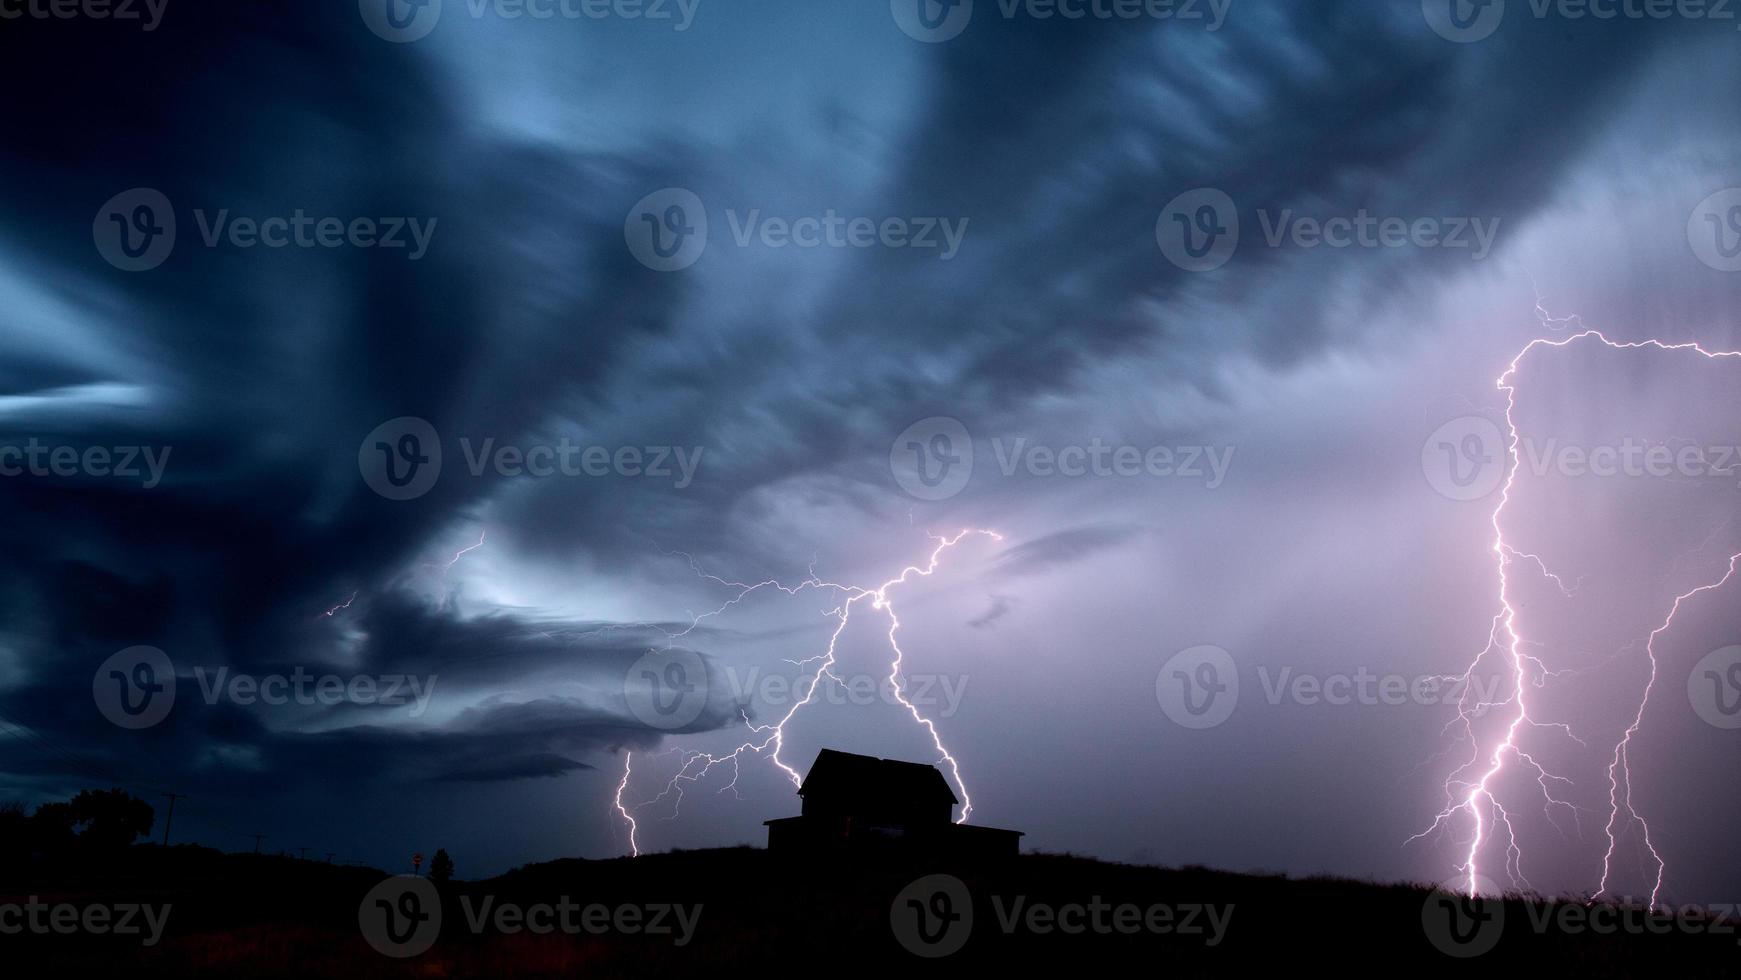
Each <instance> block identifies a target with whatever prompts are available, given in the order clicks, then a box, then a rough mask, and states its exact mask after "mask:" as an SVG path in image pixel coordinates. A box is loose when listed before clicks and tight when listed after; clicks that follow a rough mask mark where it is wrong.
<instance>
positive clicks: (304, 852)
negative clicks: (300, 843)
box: [296, 847, 308, 861]
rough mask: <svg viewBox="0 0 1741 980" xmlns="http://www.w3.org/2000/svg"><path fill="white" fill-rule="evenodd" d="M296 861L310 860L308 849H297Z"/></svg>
mask: <svg viewBox="0 0 1741 980" xmlns="http://www.w3.org/2000/svg"><path fill="white" fill-rule="evenodd" d="M296 859H297V860H298V861H306V860H308V848H306V847H299V848H297V849H296Z"/></svg>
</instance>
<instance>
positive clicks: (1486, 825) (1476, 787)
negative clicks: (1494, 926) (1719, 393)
mask: <svg viewBox="0 0 1741 980" xmlns="http://www.w3.org/2000/svg"><path fill="white" fill-rule="evenodd" d="M1536 309H1537V315H1538V316H1540V317H1542V318H1543V322H1544V325H1546V326H1550V327H1553V328H1556V329H1558V328H1563V327H1564V326H1565V325H1567V324H1570V323H1578V324H1579V325H1580V326H1581V325H1582V323H1581V321H1579V320H1578V318H1576V317H1571V318H1565V319H1558V320H1553V319H1549V318H1547V317H1546V312H1545V310H1544V309H1543V308H1542V307H1541V305H1540V303H1539V301H1538V304H1537V308H1536ZM1581 342H1595V343H1601V344H1604V345H1606V346H1607V347H1609V348H1611V349H1614V350H1650V351H1655V352H1661V353H1687V354H1696V355H1700V356H1703V357H1706V358H1711V359H1719V358H1736V357H1741V351H1722V350H1719V351H1713V350H1707V349H1705V348H1704V347H1702V346H1700V345H1699V344H1697V343H1668V342H1665V341H1661V340H1642V341H1616V340H1612V339H1610V338H1608V337H1607V336H1606V335H1604V334H1603V333H1601V332H1600V331H1598V330H1593V329H1584V330H1581V331H1580V332H1578V333H1575V334H1571V335H1569V336H1565V337H1561V338H1558V339H1549V338H1538V339H1536V340H1532V341H1530V343H1528V344H1527V345H1525V346H1524V348H1523V350H1522V351H1520V352H1519V353H1518V354H1517V356H1516V357H1514V358H1512V359H1511V363H1510V364H1508V365H1507V366H1506V369H1505V372H1504V373H1503V374H1501V375H1500V376H1499V380H1498V387H1499V390H1500V391H1502V392H1504V393H1505V433H1504V438H1505V440H1506V448H1505V474H1504V480H1503V483H1502V485H1501V490H1500V494H1499V502H1498V504H1497V505H1496V506H1495V508H1494V510H1493V514H1492V517H1491V522H1490V523H1491V525H1492V528H1493V545H1492V547H1493V552H1494V556H1495V559H1496V562H1497V565H1498V571H1499V612H1498V613H1497V614H1496V615H1495V616H1494V618H1493V622H1492V625H1491V628H1490V631H1489V633H1488V642H1487V646H1486V647H1484V648H1483V649H1482V650H1481V652H1480V653H1478V654H1476V656H1475V659H1474V661H1473V662H1471V663H1470V665H1469V668H1468V670H1467V671H1466V672H1465V673H1464V674H1463V675H1462V679H1463V680H1466V681H1467V680H1472V679H1473V677H1474V676H1475V672H1476V670H1477V669H1478V668H1479V667H1480V665H1481V663H1482V662H1483V660H1485V659H1486V658H1487V657H1488V655H1489V654H1491V653H1493V652H1494V651H1495V650H1496V649H1497V650H1500V651H1502V654H1503V658H1504V661H1505V664H1506V672H1507V673H1508V674H1509V678H1510V679H1509V690H1510V694H1509V696H1508V697H1506V698H1505V699H1504V700H1500V701H1496V702H1479V703H1475V704H1471V703H1470V702H1469V700H1468V692H1469V691H1470V690H1472V689H1473V687H1474V685H1473V684H1470V685H1468V686H1466V687H1465V688H1464V692H1465V693H1464V696H1463V698H1462V699H1461V700H1460V701H1459V704H1458V712H1457V718H1456V719H1454V720H1453V721H1452V722H1451V725H1452V726H1455V725H1458V724H1461V725H1462V727H1463V734H1464V737H1465V738H1467V739H1468V740H1469V742H1470V744H1471V745H1472V746H1473V748H1474V751H1473V753H1472V754H1471V756H1470V758H1469V760H1468V761H1466V762H1465V763H1463V764H1462V765H1461V766H1460V767H1458V768H1457V769H1456V770H1454V771H1453V772H1452V773H1451V774H1450V775H1449V776H1448V777H1446V781H1445V792H1446V801H1447V802H1446V807H1445V809H1443V810H1442V811H1440V812H1439V814H1438V815H1437V817H1436V818H1435V819H1434V821H1433V824H1432V826H1431V827H1429V828H1428V829H1427V830H1425V831H1423V832H1422V833H1420V834H1417V835H1416V836H1415V837H1414V838H1411V840H1416V839H1419V838H1421V837H1424V836H1426V835H1427V834H1430V833H1433V832H1435V831H1440V830H1444V829H1448V828H1450V827H1451V825H1452V822H1453V821H1454V820H1455V819H1456V818H1457V817H1458V816H1459V815H1462V816H1463V817H1464V818H1466V820H1467V821H1468V823H1469V825H1470V826H1471V828H1472V830H1471V833H1470V836H1469V838H1468V849H1467V851H1466V853H1465V855H1464V859H1463V862H1462V863H1461V864H1459V865H1458V866H1457V868H1458V871H1459V872H1461V873H1462V875H1463V876H1464V881H1465V883H1466V888H1467V891H1468V893H1469V894H1470V895H1471V896H1474V895H1475V894H1477V892H1478V891H1479V890H1480V882H1481V880H1482V879H1481V858H1482V853H1483V850H1484V849H1485V848H1486V847H1487V846H1488V845H1489V844H1490V843H1493V842H1495V841H1497V840H1498V833H1499V831H1500V829H1501V828H1503V830H1504V832H1505V861H1504V869H1505V873H1506V875H1507V877H1508V878H1509V879H1510V881H1511V882H1512V883H1513V884H1514V885H1518V884H1522V885H1527V884H1528V880H1527V879H1526V878H1525V877H1524V876H1523V870H1522V860H1523V853H1522V849H1521V846H1520V845H1519V843H1518V839H1517V834H1516V831H1515V828H1514V827H1513V825H1512V817H1511V814H1510V812H1509V811H1508V810H1507V809H1506V807H1505V804H1504V803H1503V802H1502V801H1501V800H1500V799H1499V796H1498V794H1497V787H1496V785H1495V783H1496V781H1497V780H1498V779H1499V778H1500V777H1501V776H1503V775H1504V774H1505V772H1506V770H1507V766H1508V765H1512V764H1515V765H1517V766H1520V767H1522V769H1523V771H1524V772H1526V773H1528V774H1533V775H1534V776H1535V780H1536V783H1537V785H1538V786H1539V787H1540V789H1541V791H1542V797H1543V799H1544V800H1545V803H1544V804H1543V805H1544V807H1546V808H1547V810H1548V811H1549V817H1550V819H1551V816H1552V811H1553V810H1554V808H1556V807H1566V808H1568V809H1570V810H1572V812H1573V813H1574V815H1576V813H1577V808H1576V807H1575V806H1574V805H1573V804H1572V803H1571V802H1569V801H1567V800H1566V799H1564V798H1562V797H1560V796H1556V795H1555V793H1554V787H1556V786H1569V785H1570V780H1568V779H1566V778H1565V777H1563V776H1558V775H1555V774H1553V773H1551V772H1549V771H1547V770H1546V769H1545V768H1543V766H1542V765H1541V763H1540V762H1538V761H1537V760H1536V758H1535V756H1534V755H1532V754H1531V753H1530V752H1529V751H1528V749H1527V747H1526V745H1525V738H1524V736H1525V734H1526V733H1528V732H1531V731H1534V730H1537V729H1542V730H1552V731H1556V732H1558V733H1560V734H1561V735H1564V736H1566V737H1569V738H1573V739H1575V740H1576V736H1574V735H1573V734H1572V732H1571V730H1570V728H1569V727H1568V726H1567V725H1565V724H1563V723H1556V722H1544V721H1541V720H1538V719H1537V718H1535V717H1534V716H1533V715H1532V714H1531V713H1530V702H1529V699H1528V693H1529V691H1530V690H1531V689H1532V688H1539V687H1541V686H1543V685H1544V684H1545V683H1546V682H1547V681H1548V680H1549V679H1550V678H1552V677H1554V676H1557V675H1558V674H1560V673H1564V671H1553V670H1549V669H1548V667H1547V665H1546V664H1544V663H1543V662H1542V661H1541V659H1540V658H1538V657H1536V656H1533V655H1531V654H1529V653H1526V652H1525V649H1524V648H1525V646H1526V645H1527V641H1526V640H1525V639H1524V637H1523V634H1522V632H1521V631H1520V629H1519V626H1518V622H1517V618H1518V610H1517V607H1515V606H1514V605H1513V603H1512V595H1511V584H1512V583H1511V579H1510V577H1509V575H1508V571H1509V570H1510V568H1511V566H1512V565H1513V564H1514V563H1516V562H1520V561H1522V562H1528V563H1530V564H1532V565H1534V566H1535V567H1536V568H1537V569H1538V570H1539V571H1540V573H1541V574H1542V575H1544V576H1546V577H1548V578H1549V579H1551V580H1552V581H1553V582H1554V583H1555V584H1556V585H1557V586H1558V587H1559V589H1560V591H1561V592H1562V593H1563V594H1567V595H1570V594H1571V593H1572V591H1573V589H1572V588H1568V587H1567V585H1566V583H1565V581H1564V580H1563V579H1562V578H1560V577H1559V576H1558V575H1555V574H1554V573H1553V572H1552V571H1550V570H1549V568H1548V565H1547V563H1546V562H1544V561H1543V560H1542V559H1541V558H1540V557H1538V556H1536V555H1533V554H1528V553H1526V552H1523V551H1519V550H1517V549H1516V548H1514V547H1513V546H1512V545H1511V544H1510V543H1508V541H1507V540H1506V536H1505V524H1504V518H1505V511H1506V506H1507V505H1508V504H1509V503H1510V501H1511V495H1512V490H1513V489H1514V487H1515V486H1516V483H1517V474H1518V469H1519V466H1520V463H1521V459H1520V456H1519V452H1518V447H1519V444H1520V442H1521V439H1522V437H1521V434H1520V432H1519V430H1518V425H1517V421H1516V417H1515V413H1516V409H1517V373H1518V370H1519V367H1520V365H1521V364H1522V363H1523V361H1524V359H1525V358H1526V357H1528V356H1529V355H1530V353H1531V352H1532V351H1535V350H1536V349H1537V348H1563V347H1569V346H1571V345H1573V344H1577V343H1581ZM1738 563H1741V554H1735V555H1731V556H1730V557H1729V560H1728V562H1727V570H1726V571H1725V572H1724V574H1723V575H1722V577H1721V578H1719V579H1717V580H1715V581H1712V582H1708V583H1706V584H1704V585H1700V586H1698V587H1697V588H1694V589H1691V590H1689V591H1687V592H1683V593H1682V594H1680V595H1678V596H1676V597H1675V598H1674V601H1673V602H1672V603H1671V604H1670V606H1669V609H1668V613H1667V615H1666V616H1665V617H1664V618H1663V619H1662V621H1661V623H1660V624H1659V625H1658V626H1657V627H1656V628H1655V629H1653V630H1652V631H1651V632H1650V634H1649V635H1648V636H1647V637H1646V638H1645V642H1644V654H1645V658H1646V660H1647V661H1648V664H1649V678H1648V680H1647V681H1646V682H1645V685H1644V688H1643V690H1642V691H1641V692H1640V694H1639V700H1638V707H1637V710H1636V711H1635V712H1634V713H1633V716H1632V719H1631V722H1630V724H1628V725H1627V727H1626V729H1625V732H1624V734H1622V735H1621V737H1620V739H1619V741H1618V743H1616V745H1615V746H1614V753H1613V758H1612V761H1611V762H1610V763H1609V766H1608V779H1609V817H1608V822H1607V826H1606V833H1607V838H1608V847H1607V850H1606V852H1605V853H1604V855H1603V858H1602V875H1601V879H1600V881H1599V884H1598V886H1597V890H1596V895H1597V896H1601V895H1602V894H1604V893H1606V892H1607V891H1608V888H1609V879H1610V878H1611V877H1612V873H1613V864H1614V858H1615V855H1616V852H1617V851H1618V849H1619V846H1620V838H1621V836H1622V835H1623V834H1624V833H1625V832H1626V831H1627V830H1628V829H1630V828H1632V827H1636V828H1637V830H1638V834H1639V837H1640V840H1641V843H1642V845H1643V848H1644V850H1645V852H1647V853H1648V854H1649V857H1650V861H1651V862H1653V864H1654V867H1655V869H1656V870H1655V875H1656V880H1655V884H1654V886H1653V887H1652V890H1651V895H1650V904H1651V907H1653V908H1655V907H1657V906H1658V904H1659V902H1660V900H1661V896H1662V890H1663V884H1664V879H1665V876H1666V872H1667V868H1666V865H1665V864H1664V862H1663V859H1662V855H1661V854H1660V853H1659V852H1658V851H1657V849H1656V846H1655V844H1654V843H1653V842H1652V840H1651V836H1650V825H1649V823H1648V822H1647V821H1646V820H1645V819H1644V817H1643V816H1642V815H1641V814H1640V813H1639V812H1638V809H1637V807H1636V806H1635V805H1634V802H1633V797H1632V771H1631V759H1630V750H1631V747H1632V741H1633V739H1634V737H1636V736H1637V734H1638V733H1639V731H1640V729H1641V728H1642V727H1643V725H1644V716H1645V711H1646V710H1647V709H1648V707H1649V705H1650V699H1651V694H1652V692H1653V691H1654V689H1655V687H1656V681H1657V674H1658V670H1659V663H1658V660H1657V653H1656V641H1657V639H1658V638H1660V637H1661V636H1662V635H1663V634H1664V633H1665V632H1667V631H1668V630H1669V628H1670V627H1672V626H1673V625H1674V621H1675V617H1676V616H1677V615H1678V614H1679V613H1680V610H1681V607H1682V605H1683V604H1684V603H1685V602H1687V601H1688V600H1689V599H1692V598H1693V597H1695V596H1698V595H1700V594H1701V593H1704V592H1709V591H1712V590H1715V589H1717V588H1720V587H1721V586H1723V585H1724V584H1726V583H1727V582H1728V581H1729V580H1730V579H1731V578H1733V577H1734V576H1735V572H1736V568H1737V564H1738ZM1490 709H1502V710H1508V711H1509V714H1508V716H1507V717H1508V724H1507V725H1506V727H1505V729H1504V736H1503V737H1502V738H1501V739H1500V740H1499V741H1498V742H1497V743H1496V744H1495V745H1494V746H1493V748H1492V750H1491V751H1490V752H1487V753H1483V752H1482V751H1481V740H1480V739H1479V738H1478V737H1477V735H1476V733H1475V728H1474V721H1475V718H1477V717H1478V716H1480V715H1481V714H1482V713H1484V712H1486V711H1488V710H1490ZM1448 727H1449V726H1448ZM1579 743H1580V744H1583V743H1582V741H1581V740H1579Z"/></svg>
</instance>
